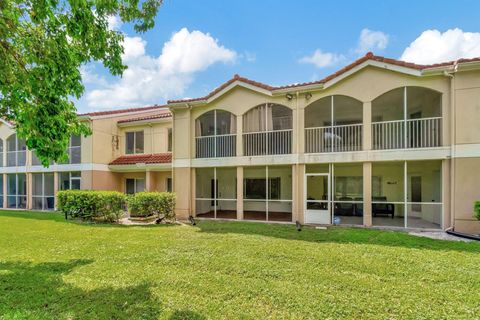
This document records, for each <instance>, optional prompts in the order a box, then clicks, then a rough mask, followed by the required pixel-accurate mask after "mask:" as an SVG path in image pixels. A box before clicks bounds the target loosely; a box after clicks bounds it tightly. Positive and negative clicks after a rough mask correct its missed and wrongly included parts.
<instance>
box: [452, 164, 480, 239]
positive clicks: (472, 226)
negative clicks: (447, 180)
mask: <svg viewBox="0 0 480 320" xmlns="http://www.w3.org/2000/svg"><path fill="white" fill-rule="evenodd" d="M453 188H454V190H453V192H454V207H453V210H454V213H455V221H454V223H455V230H457V231H460V232H468V233H478V232H479V231H480V222H479V221H476V220H475V218H474V217H473V203H474V201H479V200H480V158H462V159H455V183H454V186H453Z"/></svg>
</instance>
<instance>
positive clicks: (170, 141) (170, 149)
mask: <svg viewBox="0 0 480 320" xmlns="http://www.w3.org/2000/svg"><path fill="white" fill-rule="evenodd" d="M172 142H173V136H172V128H168V142H167V148H168V149H167V151H170V152H171V151H172Z"/></svg>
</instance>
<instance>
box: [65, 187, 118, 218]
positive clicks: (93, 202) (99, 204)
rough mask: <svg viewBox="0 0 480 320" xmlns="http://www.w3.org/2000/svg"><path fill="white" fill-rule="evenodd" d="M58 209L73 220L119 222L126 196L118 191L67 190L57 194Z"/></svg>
mask: <svg viewBox="0 0 480 320" xmlns="http://www.w3.org/2000/svg"><path fill="white" fill-rule="evenodd" d="M57 198H58V209H59V210H60V211H62V212H63V213H64V214H66V215H68V216H71V217H73V218H80V219H83V220H92V219H97V218H103V219H104V220H105V221H108V222H113V221H117V220H118V219H119V218H120V217H121V216H122V215H123V213H124V208H125V203H126V201H125V198H126V197H125V195H124V194H123V193H120V192H117V191H96V190H65V191H59V192H58V194H57Z"/></svg>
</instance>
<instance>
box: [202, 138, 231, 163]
mask: <svg viewBox="0 0 480 320" xmlns="http://www.w3.org/2000/svg"><path fill="white" fill-rule="evenodd" d="M195 140H196V141H195V155H196V157H197V158H223V157H235V156H236V155H237V154H236V150H237V148H236V145H237V136H236V135H235V134H224V135H217V136H207V137H196V138H195Z"/></svg>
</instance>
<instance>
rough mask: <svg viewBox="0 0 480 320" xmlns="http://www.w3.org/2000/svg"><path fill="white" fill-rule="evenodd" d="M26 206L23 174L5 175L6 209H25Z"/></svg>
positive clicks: (25, 188) (25, 183)
mask: <svg viewBox="0 0 480 320" xmlns="http://www.w3.org/2000/svg"><path fill="white" fill-rule="evenodd" d="M26 206H27V179H26V176H25V173H18V174H8V175H7V207H8V208H13V209H25V208H26Z"/></svg>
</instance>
